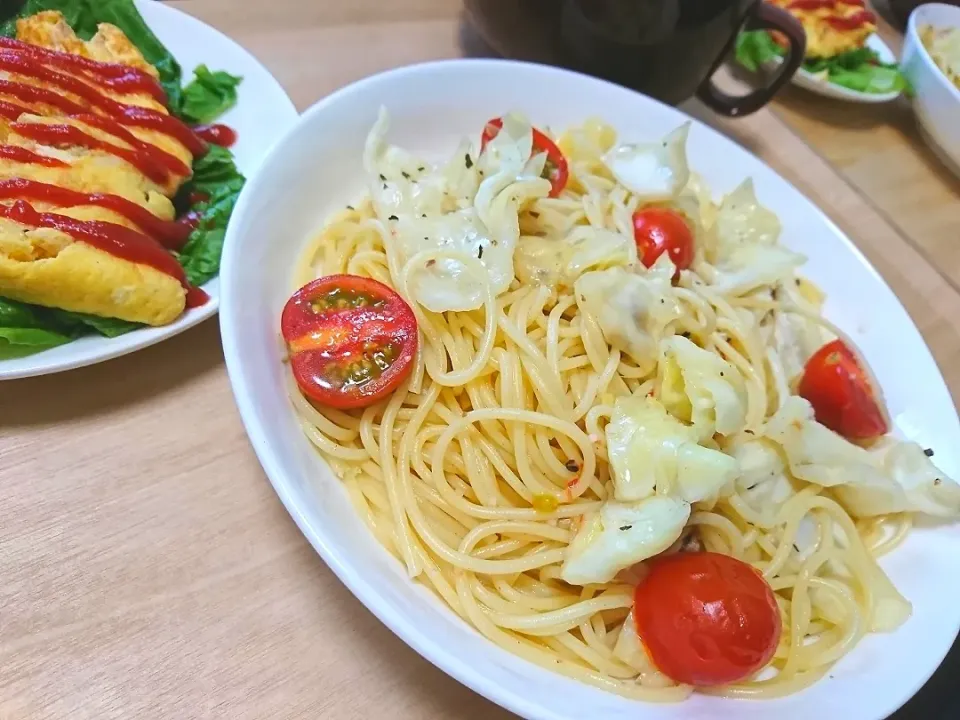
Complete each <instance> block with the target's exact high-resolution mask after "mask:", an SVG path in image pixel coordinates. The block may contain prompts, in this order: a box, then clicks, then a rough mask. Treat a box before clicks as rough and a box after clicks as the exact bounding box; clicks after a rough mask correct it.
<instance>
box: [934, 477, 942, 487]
mask: <svg viewBox="0 0 960 720" xmlns="http://www.w3.org/2000/svg"><path fill="white" fill-rule="evenodd" d="M933 484H934V485H935V486H936V487H940V485H942V484H943V480H941V479H940V478H936V479H934V481H933Z"/></svg>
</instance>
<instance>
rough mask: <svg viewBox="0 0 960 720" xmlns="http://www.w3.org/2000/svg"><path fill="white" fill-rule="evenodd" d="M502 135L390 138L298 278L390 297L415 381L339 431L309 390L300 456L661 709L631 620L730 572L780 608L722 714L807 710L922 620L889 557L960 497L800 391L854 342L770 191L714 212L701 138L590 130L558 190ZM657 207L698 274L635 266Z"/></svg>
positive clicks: (564, 145)
mask: <svg viewBox="0 0 960 720" xmlns="http://www.w3.org/2000/svg"><path fill="white" fill-rule="evenodd" d="M501 126H502V129H501V130H500V132H499V134H496V135H495V137H486V138H485V139H486V146H485V147H484V148H483V151H482V152H480V151H478V149H477V148H475V147H473V146H472V145H470V144H469V143H465V144H464V145H463V146H461V147H460V148H459V149H458V150H457V151H456V152H455V153H454V154H453V156H452V159H451V160H450V161H449V162H447V163H446V164H441V165H439V166H433V165H431V164H430V163H428V162H427V161H425V160H421V159H419V158H416V157H413V156H411V155H409V154H407V153H405V152H404V151H402V150H400V149H398V148H395V147H392V146H389V145H388V144H387V143H386V141H385V135H386V132H387V125H386V116H385V115H383V116H382V117H381V119H380V121H379V122H378V124H377V126H376V127H375V128H374V130H373V131H372V133H371V135H370V139H369V141H368V144H367V148H366V153H365V158H364V163H365V167H366V170H367V173H368V175H369V178H370V194H369V195H367V196H366V197H365V198H364V199H362V200H361V201H360V202H359V203H357V204H356V205H354V206H351V207H348V208H347V209H345V210H343V211H342V212H339V213H338V214H337V215H336V216H335V217H333V218H331V219H330V220H329V221H328V222H327V224H326V225H325V227H324V228H323V229H322V231H321V232H320V233H319V234H318V235H317V236H316V237H315V238H314V239H313V240H312V241H311V242H310V244H309V246H308V247H307V248H306V250H305V251H304V252H303V255H302V257H301V259H300V262H299V263H298V265H297V268H296V272H295V276H294V278H293V282H294V285H295V286H296V287H300V286H302V285H304V284H306V283H308V282H310V281H311V280H313V279H314V278H317V277H320V276H327V275H333V274H349V275H357V276H362V277H369V278H373V279H375V280H377V281H379V282H381V283H383V284H385V285H387V286H389V287H390V288H393V289H394V290H396V291H397V292H398V293H399V294H400V295H401V296H402V297H403V298H404V299H405V300H406V301H407V302H408V303H409V305H410V306H411V307H412V308H413V311H414V313H415V315H416V320H417V324H418V326H419V350H418V352H417V355H416V357H415V359H414V361H413V367H412V370H411V371H410V374H409V376H408V377H407V378H406V379H405V380H404V381H403V382H402V384H401V385H400V386H399V387H398V388H397V389H396V390H394V391H393V392H392V393H390V394H388V395H386V396H385V397H384V398H383V399H381V400H379V401H378V402H375V403H374V404H371V405H369V406H368V407H365V408H359V409H353V410H341V409H335V408H333V407H329V406H324V405H321V404H317V403H311V402H309V401H308V400H307V399H305V398H304V396H303V395H302V394H301V392H300V390H299V389H298V387H297V383H296V382H295V381H294V379H293V378H292V377H291V381H290V397H291V399H292V402H293V405H294V407H295V409H296V412H297V414H298V416H299V419H300V422H301V424H302V426H303V430H304V432H305V434H306V436H307V437H308V438H309V440H310V441H311V442H312V443H313V444H314V445H315V446H316V448H317V450H318V451H319V452H320V454H321V455H322V457H323V458H324V459H325V460H326V462H327V463H328V464H329V465H330V467H331V468H332V470H333V472H334V473H335V474H336V475H337V476H338V477H339V478H340V479H341V480H342V482H343V484H344V487H345V488H346V491H347V493H348V494H349V496H350V498H351V500H352V501H353V504H354V505H355V507H356V509H357V512H358V513H359V515H360V517H361V518H362V519H363V521H364V522H365V523H366V524H367V526H368V527H369V528H370V531H371V532H372V533H373V534H374V535H375V536H376V538H377V539H378V540H379V542H380V543H382V545H383V546H384V547H385V548H386V549H387V550H388V551H389V552H391V553H392V554H393V555H394V556H396V557H397V559H398V560H399V561H400V562H401V563H402V564H403V565H404V566H405V568H406V570H407V572H408V573H409V575H410V577H412V578H417V579H418V580H420V581H421V582H423V583H424V584H426V585H427V586H429V587H430V588H431V589H432V590H433V591H434V592H435V593H436V595H437V596H438V597H439V598H441V599H442V600H443V601H444V602H445V603H446V604H447V605H448V606H449V607H450V609H452V610H453V612H455V613H457V614H458V615H459V616H460V617H461V618H463V619H464V620H465V621H466V622H468V623H470V624H471V625H473V626H474V627H475V628H476V629H477V630H479V631H480V632H481V633H483V635H485V636H486V637H487V638H489V639H490V640H491V641H493V642H495V643H497V644H498V645H500V646H501V647H503V648H504V649H506V650H508V651H510V652H512V653H515V654H517V655H519V656H521V657H523V658H525V659H527V660H529V661H531V662H534V663H537V664H539V665H541V666H543V667H546V668H549V669H551V670H555V671H557V672H560V673H563V674H565V675H568V676H570V677H573V678H576V679H578V680H581V681H584V682H587V683H591V684H593V685H596V686H599V687H601V688H604V689H607V690H610V691H612V692H616V693H620V694H622V695H626V696H629V697H633V698H638V699H642V700H649V701H677V700H681V699H683V698H685V697H687V696H688V695H689V694H690V693H691V692H692V691H693V688H692V687H691V686H690V685H685V684H681V683H678V682H676V681H674V680H672V679H671V678H670V677H668V676H667V675H666V674H664V673H662V672H660V671H659V670H658V668H657V666H656V665H655V664H654V662H653V661H652V659H651V657H650V656H649V654H648V653H647V652H646V650H645V649H644V645H643V644H642V643H641V642H640V639H639V635H638V628H637V627H636V625H635V622H634V618H633V615H632V614H631V608H632V607H633V605H634V586H635V585H637V583H638V582H640V581H641V580H642V579H643V577H644V575H645V573H646V572H647V567H648V563H647V562H646V561H647V560H648V559H649V558H655V557H657V556H660V555H663V554H670V553H677V552H689V551H691V550H698V549H704V550H708V551H712V552H717V553H722V554H726V555H731V556H734V557H736V558H739V559H741V560H743V561H745V562H747V563H749V564H751V565H752V566H753V567H755V568H756V569H757V570H758V571H759V572H760V573H761V574H762V576H763V578H764V579H765V580H766V581H767V583H769V585H770V587H771V588H772V590H773V591H774V593H775V598H776V604H777V606H778V609H779V613H780V617H781V622H782V633H781V635H780V639H779V644H778V645H777V647H776V650H775V653H774V655H773V657H772V660H771V661H770V662H769V664H768V665H767V667H766V668H764V669H762V670H761V671H760V672H758V673H753V674H752V675H751V676H750V677H748V678H745V679H744V680H742V681H741V682H738V683H736V684H732V685H725V686H721V687H711V688H700V690H702V691H705V692H711V693H718V694H724V695H731V696H741V697H774V696H778V695H784V694H788V693H791V692H795V691H797V690H799V689H801V688H803V687H805V686H807V685H809V684H810V683H812V682H814V681H815V680H816V679H818V678H819V677H821V676H822V675H824V673H826V672H827V671H828V670H829V669H830V667H831V666H832V665H833V664H834V663H835V662H836V661H837V660H838V659H840V658H841V657H842V656H843V655H845V654H846V653H847V652H848V651H849V650H850V649H851V648H852V647H854V645H856V643H857V642H858V641H859V640H860V639H861V638H862V637H863V636H864V635H865V634H866V633H868V632H873V631H885V630H891V629H894V628H895V627H897V626H898V625H899V624H900V623H902V622H903V621H904V620H905V619H906V617H908V615H909V612H910V605H909V603H908V602H907V601H906V600H905V599H904V598H903V597H902V596H901V595H900V594H899V593H898V592H897V590H896V589H895V588H894V587H893V585H892V584H891V583H890V581H889V580H888V579H887V577H886V576H885V575H884V573H883V572H882V571H881V570H880V568H879V566H878V565H877V562H876V558H877V556H879V555H881V554H882V553H885V552H888V551H890V550H892V549H893V548H894V547H896V545H897V544H898V543H899V542H900V541H901V540H902V539H903V537H904V536H905V534H906V533H907V532H908V531H909V528H910V525H911V517H912V514H913V513H914V512H916V511H924V512H933V513H936V514H942V515H953V514H955V513H956V512H957V510H958V507H960V503H958V501H957V492H960V489H958V488H957V487H956V486H955V485H954V484H953V483H952V481H950V480H949V479H945V478H943V477H942V475H941V474H939V472H938V471H936V469H935V468H934V466H933V465H932V464H931V463H930V462H929V460H928V458H927V456H926V455H925V454H924V452H923V450H922V449H921V448H919V446H916V445H914V444H912V443H902V442H898V441H895V440H892V439H883V440H880V441H877V442H875V443H873V444H872V445H871V446H870V447H869V448H866V447H861V446H860V445H857V444H854V443H852V442H848V441H847V440H845V439H844V438H843V437H841V436H840V435H838V434H836V433H834V432H833V431H831V430H829V429H827V428H826V427H824V426H823V425H821V424H819V423H818V422H816V420H815V419H814V417H813V410H812V409H811V407H810V404H809V403H808V402H807V401H806V400H804V399H802V398H800V397H798V396H797V395H796V394H794V393H795V392H796V388H797V382H798V378H799V376H800V375H801V374H802V372H803V369H804V364H805V363H806V362H807V361H808V360H809V358H810V357H811V356H812V355H813V354H814V353H815V351H817V350H818V349H819V348H820V347H821V346H822V345H824V344H825V343H826V342H828V341H829V340H831V339H834V338H837V337H842V334H841V333H840V331H839V329H838V328H836V327H834V326H833V325H832V324H830V323H829V322H828V321H826V320H825V319H823V318H822V317H821V315H820V305H821V303H822V300H823V298H822V295H821V294H820V293H819V291H818V290H817V289H816V288H815V287H814V286H813V285H812V284H811V283H809V282H807V281H805V280H803V279H802V278H799V277H798V276H796V274H795V271H796V268H797V267H798V266H799V265H800V264H801V263H802V262H803V258H802V257H801V256H800V255H797V254H796V253H793V252H791V251H790V250H788V249H786V248H784V247H782V246H780V245H778V244H777V238H778V236H779V233H780V225H779V221H778V220H777V218H776V216H775V215H774V214H773V213H772V212H770V211H769V210H767V209H765V208H763V207H762V206H761V205H760V204H759V203H758V202H757V200H756V197H755V195H754V190H753V186H752V184H751V183H750V182H749V181H747V182H745V183H744V184H743V185H741V186H740V187H739V188H737V189H736V190H735V191H733V192H732V193H731V194H730V195H728V196H727V197H726V198H724V199H723V200H722V201H721V202H720V203H715V202H714V201H713V199H712V197H711V195H710V192H709V190H708V188H707V187H706V186H705V185H704V183H703V181H702V180H701V179H700V178H699V177H698V176H697V175H696V174H694V173H691V172H690V171H689V169H688V167H687V160H686V151H685V143H686V136H687V132H688V127H687V126H684V127H682V128H679V129H678V130H677V131H675V132H674V133H671V134H670V135H668V136H667V138H665V139H664V140H663V142H659V141H657V142H653V143H650V144H640V145H619V146H618V145H617V139H616V136H615V133H614V131H613V129H612V128H610V127H609V126H607V125H605V124H604V123H602V122H600V121H594V120H591V121H588V122H586V123H585V124H584V125H582V126H580V127H576V128H573V129H571V130H568V131H567V132H565V133H564V134H562V135H561V136H559V138H558V139H557V141H556V143H557V146H558V147H559V149H560V151H562V153H563V156H564V160H565V163H566V167H565V168H564V171H565V172H567V173H568V177H567V178H565V185H564V187H563V188H562V190H560V191H559V192H557V188H556V184H555V183H554V182H553V180H551V179H550V178H551V177H553V178H554V179H555V178H556V170H557V168H556V163H555V161H554V159H553V158H552V157H551V156H550V154H549V153H546V152H540V150H542V147H541V146H540V145H538V141H537V140H536V137H535V135H534V137H533V138H531V132H532V131H531V128H530V126H529V125H528V124H526V122H525V121H524V120H523V119H521V118H517V117H514V116H508V117H507V118H504V120H503V122H502V123H501ZM488 131H489V128H488ZM487 134H489V135H493V133H487ZM358 162H359V158H358ZM551 173H553V174H552V175H551ZM544 174H546V175H547V179H544V178H543V177H541V175H544ZM554 195H555V196H554ZM650 207H658V208H666V209H669V210H672V211H674V212H677V213H680V214H682V216H683V218H684V219H685V220H686V222H687V223H688V224H689V226H690V227H691V228H692V230H693V236H694V238H695V248H694V252H693V258H692V262H691V263H690V266H689V267H688V268H686V269H683V270H680V271H677V270H676V268H675V266H674V264H673V262H672V261H671V255H670V254H667V253H664V254H662V255H661V256H660V257H659V259H657V260H656V261H655V262H653V263H652V264H651V265H650V267H649V268H648V267H644V264H643V263H641V262H640V260H641V259H642V258H638V255H637V245H636V243H635V241H634V219H633V217H634V214H635V213H636V212H637V211H638V210H640V209H643V208H650ZM675 275H676V277H675ZM848 344H849V342H848ZM861 363H862V359H861ZM934 478H936V482H935V483H934V482H933V480H934ZM955 491H957V492H955ZM624 517H625V518H629V520H628V521H622V520H617V519H618V518H624ZM621 522H623V524H622V525H621ZM612 523H613V524H616V525H618V526H620V527H613V526H612V525H611V524H612ZM631 523H636V525H634V524H631ZM641 523H646V524H645V525H643V527H645V528H646V530H647V531H648V532H647V534H646V536H644V537H640V535H639V534H637V535H636V537H634V533H635V528H636V527H640V524H641ZM621 531H622V532H621ZM618 532H619V533H620V535H619V536H616V537H613V534H616V533H618Z"/></svg>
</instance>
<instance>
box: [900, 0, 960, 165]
mask: <svg viewBox="0 0 960 720" xmlns="http://www.w3.org/2000/svg"><path fill="white" fill-rule="evenodd" d="M924 25H932V26H933V27H935V28H937V29H942V28H960V7H956V6H954V5H944V4H943V3H930V4H929V5H921V6H920V7H918V8H916V9H915V10H914V11H913V12H912V13H910V19H909V20H908V21H907V36H906V39H905V40H904V44H903V58H902V59H901V61H900V65H901V67H902V69H903V73H904V74H905V75H906V76H907V78H908V79H909V80H910V83H911V84H912V85H913V90H914V95H913V109H914V112H916V114H917V122H918V123H919V125H920V130H921V132H922V134H923V136H924V139H925V140H926V141H927V143H928V144H929V145H930V148H931V149H932V150H933V151H934V152H935V153H936V154H937V155H938V156H939V157H940V159H941V160H943V162H944V164H945V165H947V166H948V167H949V168H950V169H951V170H953V172H954V173H956V174H957V175H958V176H960V90H958V89H957V87H956V86H955V85H954V84H953V83H952V82H950V80H949V79H948V78H947V76H946V75H944V74H943V72H941V70H940V68H939V67H937V64H936V63H935V62H934V61H933V58H932V57H930V53H929V52H927V49H926V48H925V47H924V46H923V43H922V42H920V28H921V27H923V26H924Z"/></svg>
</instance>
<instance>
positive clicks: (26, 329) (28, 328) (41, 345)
mask: <svg viewBox="0 0 960 720" xmlns="http://www.w3.org/2000/svg"><path fill="white" fill-rule="evenodd" d="M82 334H83V327H82V326H81V325H80V324H79V323H75V322H71V321H70V319H69V318H60V317H58V316H57V314H56V312H55V311H50V310H48V309H47V308H41V307H37V306H35V305H28V304H26V303H21V302H17V301H15V300H8V299H6V298H0V359H8V358H16V357H24V356H25V355H31V354H33V353H35V352H40V351H41V350H48V349H50V348H53V347H57V346H58V345H64V344H66V343H68V342H71V341H73V340H75V339H76V338H77V337H79V336H80V335H82Z"/></svg>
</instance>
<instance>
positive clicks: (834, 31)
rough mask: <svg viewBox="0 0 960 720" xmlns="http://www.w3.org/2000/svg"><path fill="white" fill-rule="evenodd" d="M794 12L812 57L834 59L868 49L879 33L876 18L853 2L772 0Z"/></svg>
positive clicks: (849, 0)
mask: <svg viewBox="0 0 960 720" xmlns="http://www.w3.org/2000/svg"><path fill="white" fill-rule="evenodd" d="M768 1H769V2H771V4H773V5H778V6H779V7H782V8H784V9H786V10H788V11H789V12H790V14H791V15H793V16H794V17H795V18H797V20H799V21H800V24H801V25H803V29H804V31H805V32H806V34H807V53H806V56H807V57H808V58H811V59H813V58H831V57H835V56H837V55H840V54H841V53H845V52H848V51H850V50H857V49H859V48H862V47H863V46H864V43H866V41H867V38H868V37H870V36H871V35H872V34H873V33H875V32H876V31H877V24H876V18H875V17H874V15H873V13H871V12H870V11H868V10H866V9H865V8H864V7H863V5H862V4H858V3H856V2H852V1H851V0H847V1H846V2H845V1H844V0H812V1H809V2H804V1H802V0H801V2H797V0H768Z"/></svg>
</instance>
